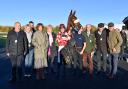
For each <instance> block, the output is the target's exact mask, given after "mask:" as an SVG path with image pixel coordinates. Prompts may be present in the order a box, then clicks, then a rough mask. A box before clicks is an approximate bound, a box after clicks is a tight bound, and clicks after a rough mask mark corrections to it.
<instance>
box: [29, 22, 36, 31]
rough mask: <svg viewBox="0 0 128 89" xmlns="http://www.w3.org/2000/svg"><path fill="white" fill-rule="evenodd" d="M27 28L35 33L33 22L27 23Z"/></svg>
mask: <svg viewBox="0 0 128 89" xmlns="http://www.w3.org/2000/svg"><path fill="white" fill-rule="evenodd" d="M29 26H30V28H31V30H32V31H33V33H34V32H35V31H36V30H35V29H34V22H33V21H29Z"/></svg>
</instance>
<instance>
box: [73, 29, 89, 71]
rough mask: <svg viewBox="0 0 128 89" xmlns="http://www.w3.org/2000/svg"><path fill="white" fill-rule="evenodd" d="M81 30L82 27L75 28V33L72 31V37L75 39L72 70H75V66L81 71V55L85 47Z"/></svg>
mask: <svg viewBox="0 0 128 89" xmlns="http://www.w3.org/2000/svg"><path fill="white" fill-rule="evenodd" d="M82 31H83V28H81V29H79V30H76V32H75V33H73V38H74V40H75V49H76V51H74V52H76V53H74V56H75V58H74V69H75V70H74V72H76V68H78V69H79V70H81V71H82V67H83V66H82V65H83V62H82V59H83V57H82V55H83V53H84V50H85V47H86V39H85V37H84V36H83V35H82Z"/></svg>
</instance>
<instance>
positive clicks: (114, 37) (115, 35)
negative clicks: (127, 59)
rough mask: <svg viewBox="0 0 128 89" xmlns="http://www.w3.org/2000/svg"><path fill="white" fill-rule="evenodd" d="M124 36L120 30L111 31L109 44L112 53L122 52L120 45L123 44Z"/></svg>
mask: <svg viewBox="0 0 128 89" xmlns="http://www.w3.org/2000/svg"><path fill="white" fill-rule="evenodd" d="M122 42H123V40H122V37H121V34H120V33H119V32H117V31H116V30H114V31H110V32H109V36H108V45H109V51H110V53H120V46H121V45H122ZM113 48H115V49H116V52H113Z"/></svg>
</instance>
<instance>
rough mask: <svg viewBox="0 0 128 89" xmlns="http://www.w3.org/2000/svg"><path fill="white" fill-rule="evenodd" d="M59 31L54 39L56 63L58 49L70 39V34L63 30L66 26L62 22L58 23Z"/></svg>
mask: <svg viewBox="0 0 128 89" xmlns="http://www.w3.org/2000/svg"><path fill="white" fill-rule="evenodd" d="M59 29H60V32H58V34H57V37H56V41H57V43H58V63H60V51H61V50H62V49H63V48H64V47H65V46H66V45H67V43H68V41H69V40H70V36H69V35H68V33H67V32H65V30H66V28H65V25H64V24H60V27H59Z"/></svg>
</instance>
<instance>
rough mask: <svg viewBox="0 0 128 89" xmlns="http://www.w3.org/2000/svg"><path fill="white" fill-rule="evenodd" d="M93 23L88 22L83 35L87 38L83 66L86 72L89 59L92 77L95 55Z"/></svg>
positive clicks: (91, 75)
mask: <svg viewBox="0 0 128 89" xmlns="http://www.w3.org/2000/svg"><path fill="white" fill-rule="evenodd" d="M91 30H92V25H90V24H87V25H86V30H85V31H84V32H83V35H84V36H85V39H86V48H85V50H84V53H83V67H84V71H83V72H84V73H85V69H86V67H87V65H86V64H87V61H88V62H89V73H90V77H91V78H92V77H93V55H94V49H95V35H94V33H93V32H92V31H91Z"/></svg>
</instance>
